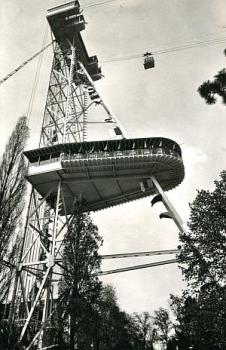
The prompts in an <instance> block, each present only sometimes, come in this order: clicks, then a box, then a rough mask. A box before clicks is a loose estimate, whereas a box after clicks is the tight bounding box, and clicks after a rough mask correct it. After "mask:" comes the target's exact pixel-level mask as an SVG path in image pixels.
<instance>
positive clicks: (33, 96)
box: [27, 27, 48, 121]
mask: <svg viewBox="0 0 226 350" xmlns="http://www.w3.org/2000/svg"><path fill="white" fill-rule="evenodd" d="M47 37H48V27H46V30H45V33H44V37H43V41H42V48H41V50H40V55H39V59H38V63H37V68H36V72H35V77H34V82H33V86H32V91H31V96H30V99H29V103H28V109H27V118H28V121H29V119H30V116H31V113H32V109H33V104H34V99H35V95H36V89H37V85H38V79H39V74H40V70H41V66H42V60H43V55H44V48H45V45H46V41H47Z"/></svg>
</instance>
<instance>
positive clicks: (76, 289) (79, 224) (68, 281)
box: [60, 202, 102, 350]
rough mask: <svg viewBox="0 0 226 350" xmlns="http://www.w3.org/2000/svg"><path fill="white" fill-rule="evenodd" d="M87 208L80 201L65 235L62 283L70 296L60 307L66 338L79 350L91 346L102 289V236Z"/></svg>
mask: <svg viewBox="0 0 226 350" xmlns="http://www.w3.org/2000/svg"><path fill="white" fill-rule="evenodd" d="M83 209H84V208H83V203H81V202H77V203H76V205H75V209H74V217H73V219H72V222H71V224H70V227H69V229H68V232H67V233H66V237H65V245H64V253H63V265H64V269H63V278H62V281H61V283H60V290H61V293H66V295H67V300H66V302H65V303H63V304H62V306H61V308H60V314H61V317H60V318H61V328H62V329H61V330H62V332H65V333H66V334H65V339H66V338H67V337H68V338H69V340H68V342H69V349H71V350H72V349H74V348H75V346H77V348H78V349H87V348H89V347H90V346H91V343H92V337H93V334H92V328H93V319H92V318H93V317H94V314H95V310H94V306H95V303H96V301H97V298H98V297H99V294H100V290H101V282H100V281H99V279H98V277H97V275H96V274H97V273H98V271H99V269H100V263H101V258H100V256H99V254H98V249H99V247H100V245H101V244H102V238H101V237H100V236H99V234H98V229H97V226H95V225H94V224H93V223H92V220H91V218H90V215H89V213H85V212H84V211H83ZM62 315H64V316H63V319H62ZM87 329H89V332H87Z"/></svg>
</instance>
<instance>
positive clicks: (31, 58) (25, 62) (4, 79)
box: [0, 42, 52, 84]
mask: <svg viewBox="0 0 226 350" xmlns="http://www.w3.org/2000/svg"><path fill="white" fill-rule="evenodd" d="M51 45H52V42H51V43H49V44H48V45H46V46H45V47H44V48H43V49H42V50H40V51H38V52H37V53H36V54H34V55H33V56H31V57H30V58H28V59H27V60H26V61H24V62H23V63H22V64H21V65H20V66H18V67H17V68H16V69H14V70H13V71H12V72H10V73H9V74H7V75H6V76H5V77H4V78H2V79H1V80H0V84H2V83H4V82H5V81H6V80H8V79H9V78H10V77H12V76H13V75H14V74H15V73H17V72H18V71H19V70H21V69H22V68H23V67H24V66H26V64H28V63H29V62H31V61H32V60H33V59H34V58H36V57H37V56H38V55H40V53H42V52H43V51H45V50H46V49H47V48H48V47H49V46H51Z"/></svg>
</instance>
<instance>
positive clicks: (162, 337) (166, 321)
mask: <svg viewBox="0 0 226 350" xmlns="http://www.w3.org/2000/svg"><path fill="white" fill-rule="evenodd" d="M153 320H154V323H153V325H154V326H155V329H156V336H155V337H156V340H157V341H159V342H160V343H161V344H162V347H163V349H165V348H166V346H167V343H168V341H169V339H170V336H171V334H170V333H171V331H172V328H173V325H172V322H171V320H170V317H169V312H168V311H167V310H166V309H164V308H162V307H160V308H159V309H158V310H157V311H155V312H154V317H153Z"/></svg>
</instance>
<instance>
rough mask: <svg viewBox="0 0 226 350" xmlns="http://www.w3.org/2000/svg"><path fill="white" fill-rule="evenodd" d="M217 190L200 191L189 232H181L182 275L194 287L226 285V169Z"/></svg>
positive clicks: (216, 183) (216, 184) (216, 186)
mask: <svg viewBox="0 0 226 350" xmlns="http://www.w3.org/2000/svg"><path fill="white" fill-rule="evenodd" d="M214 183H215V189H214V190H213V191H212V192H211V191H205V190H201V191H198V194H197V197H196V198H195V200H194V202H193V203H192V204H191V205H190V208H191V214H190V220H189V223H188V227H189V232H188V233H181V234H180V240H181V242H182V249H181V253H180V255H179V259H180V262H181V268H182V272H183V275H184V277H185V279H186V280H187V282H188V283H189V285H190V286H192V288H196V289H197V288H200V287H201V286H203V285H204V284H208V283H210V284H212V285H214V284H217V283H220V284H221V285H225V284H226V265H225V254H226V171H223V172H222V173H221V174H220V180H218V181H215V182H214Z"/></svg>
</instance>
